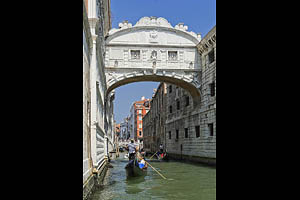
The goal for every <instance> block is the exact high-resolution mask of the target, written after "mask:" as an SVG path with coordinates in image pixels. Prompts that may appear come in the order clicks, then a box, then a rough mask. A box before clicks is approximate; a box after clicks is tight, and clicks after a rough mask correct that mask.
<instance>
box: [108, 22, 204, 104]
mask: <svg viewBox="0 0 300 200" xmlns="http://www.w3.org/2000/svg"><path fill="white" fill-rule="evenodd" d="M119 27H120V28H119V29H112V30H110V31H109V36H108V38H107V40H106V52H105V75H106V80H107V87H108V92H110V90H113V89H114V88H116V87H119V86H121V85H124V84H128V83H131V82H138V81H159V82H169V83H171V84H177V85H180V86H181V87H182V88H185V89H186V90H188V91H189V92H190V93H191V95H192V97H193V99H194V100H195V101H196V100H197V99H198V98H199V96H200V93H199V88H200V85H201V83H200V79H199V77H198V76H197V75H198V73H199V71H200V70H201V62H200V56H199V53H198V52H197V47H196V45H197V44H198V43H199V41H200V40H201V36H200V35H197V34H195V33H193V32H188V31H187V26H184V25H183V24H182V23H179V24H178V25H176V26H175V27H172V26H171V25H170V24H169V23H168V21H167V20H166V19H164V18H155V17H143V18H141V19H140V20H139V21H138V22H137V23H136V25H134V26H132V25H131V24H130V23H128V22H127V21H124V22H123V23H120V24H119Z"/></svg>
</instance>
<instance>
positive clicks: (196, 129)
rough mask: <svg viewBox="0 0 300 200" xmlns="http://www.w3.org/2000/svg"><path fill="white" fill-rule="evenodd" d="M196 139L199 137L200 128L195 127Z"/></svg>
mask: <svg viewBox="0 0 300 200" xmlns="http://www.w3.org/2000/svg"><path fill="white" fill-rule="evenodd" d="M195 131H196V137H200V126H195Z"/></svg>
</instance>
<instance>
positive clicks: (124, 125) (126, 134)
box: [120, 117, 130, 141]
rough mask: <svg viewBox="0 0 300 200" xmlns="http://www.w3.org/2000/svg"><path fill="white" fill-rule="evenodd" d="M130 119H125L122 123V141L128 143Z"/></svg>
mask: <svg viewBox="0 0 300 200" xmlns="http://www.w3.org/2000/svg"><path fill="white" fill-rule="evenodd" d="M128 126H129V119H128V117H126V118H124V120H123V121H122V122H121V123H120V140H122V141H126V140H128V139H129V136H130V135H129V130H128Z"/></svg>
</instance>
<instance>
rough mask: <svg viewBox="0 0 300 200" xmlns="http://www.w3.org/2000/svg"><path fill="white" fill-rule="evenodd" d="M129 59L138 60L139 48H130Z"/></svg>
mask: <svg viewBox="0 0 300 200" xmlns="http://www.w3.org/2000/svg"><path fill="white" fill-rule="evenodd" d="M130 53H131V59H133V60H139V59H140V50H131V51H130Z"/></svg>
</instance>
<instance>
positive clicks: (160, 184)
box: [90, 154, 216, 200]
mask: <svg viewBox="0 0 300 200" xmlns="http://www.w3.org/2000/svg"><path fill="white" fill-rule="evenodd" d="M127 161H128V159H125V158H124V154H120V157H119V158H116V159H112V160H111V163H110V164H112V166H113V168H108V169H107V172H106V176H105V177H104V180H103V182H102V186H101V187H97V188H96V189H95V191H94V192H93V194H92V195H91V197H90V200H100V199H101V200H121V199H131V200H134V199H143V200H147V199H154V200H169V199H170V200H179V199H180V200H182V199H187V200H189V199H191V200H194V199H197V200H198V199H199V200H214V199H216V168H215V167H211V166H207V165H203V164H195V163H186V162H179V161H172V160H170V161H169V162H150V164H151V165H152V166H153V167H155V169H156V170H158V171H159V172H160V173H161V174H163V176H165V177H166V178H167V179H163V178H162V177H161V176H160V175H158V174H157V173H156V172H155V171H154V170H153V169H152V168H151V167H148V171H147V175H146V176H145V177H136V178H127V177H126V172H125V169H124V167H125V166H126V164H127Z"/></svg>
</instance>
